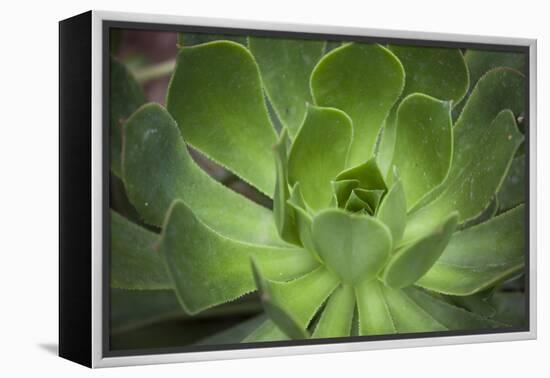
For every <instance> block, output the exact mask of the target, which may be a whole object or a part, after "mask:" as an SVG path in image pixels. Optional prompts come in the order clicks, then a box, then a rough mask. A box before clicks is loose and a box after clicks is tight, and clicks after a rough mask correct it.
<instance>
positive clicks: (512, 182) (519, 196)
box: [497, 155, 525, 212]
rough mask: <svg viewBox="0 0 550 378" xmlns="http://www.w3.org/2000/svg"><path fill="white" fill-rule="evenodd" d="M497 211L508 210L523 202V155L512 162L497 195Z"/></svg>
mask: <svg viewBox="0 0 550 378" xmlns="http://www.w3.org/2000/svg"><path fill="white" fill-rule="evenodd" d="M497 199H498V210H499V211H501V212H502V211H506V210H510V209H512V208H514V207H516V206H518V205H519V204H521V203H523V202H525V155H521V156H516V157H515V158H514V160H512V164H511V165H510V169H509V170H508V175H507V176H506V179H505V180H504V182H503V183H502V186H501V187H500V189H499V191H498V193H497Z"/></svg>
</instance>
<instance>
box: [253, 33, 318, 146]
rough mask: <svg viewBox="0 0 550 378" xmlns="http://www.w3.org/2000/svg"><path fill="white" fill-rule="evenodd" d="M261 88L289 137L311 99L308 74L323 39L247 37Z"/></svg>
mask: <svg viewBox="0 0 550 378" xmlns="http://www.w3.org/2000/svg"><path fill="white" fill-rule="evenodd" d="M248 45H249V48H250V51H251V52H252V54H253V55H254V58H256V61H257V62H258V66H259V67H260V73H261V75H262V83H263V85H264V89H265V91H266V93H267V95H268V97H269V99H270V101H271V103H272V104H273V108H274V109H275V112H276V114H277V116H278V118H279V119H280V120H281V122H282V124H283V125H284V126H286V127H287V129H288V130H289V133H290V136H291V137H292V138H293V137H294V136H295V135H296V134H297V133H298V130H299V129H300V126H301V125H302V121H303V119H304V116H305V114H306V104H307V103H311V102H312V101H313V99H312V98H311V93H310V90H309V77H310V75H311V71H312V70H313V67H314V66H315V64H316V63H317V62H318V61H319V59H320V58H321V56H322V55H323V50H324V47H325V42H323V41H315V40H301V39H284V38H266V37H250V38H249V41H248Z"/></svg>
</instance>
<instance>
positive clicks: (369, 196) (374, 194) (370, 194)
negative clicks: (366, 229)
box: [353, 188, 385, 215]
mask: <svg viewBox="0 0 550 378" xmlns="http://www.w3.org/2000/svg"><path fill="white" fill-rule="evenodd" d="M353 193H355V194H356V195H357V197H359V198H361V199H362V200H363V201H365V202H366V203H367V204H368V207H369V208H370V209H371V210H372V211H371V212H370V214H371V215H373V214H374V213H375V212H376V211H377V210H378V205H379V204H380V200H381V199H382V196H383V195H384V193H385V190H382V189H361V188H357V189H354V190H353Z"/></svg>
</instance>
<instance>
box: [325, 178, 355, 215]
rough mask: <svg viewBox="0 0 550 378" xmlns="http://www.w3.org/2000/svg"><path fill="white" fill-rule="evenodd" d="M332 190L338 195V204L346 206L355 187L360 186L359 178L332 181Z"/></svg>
mask: <svg viewBox="0 0 550 378" xmlns="http://www.w3.org/2000/svg"><path fill="white" fill-rule="evenodd" d="M330 183H331V185H332V191H333V193H334V195H335V197H336V204H337V205H338V206H339V207H342V208H343V207H344V206H345V205H346V202H347V201H348V198H349V196H350V194H351V192H352V191H353V189H355V188H358V187H359V180H338V181H331V182H330Z"/></svg>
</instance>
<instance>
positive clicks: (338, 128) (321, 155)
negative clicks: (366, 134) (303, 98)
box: [288, 106, 353, 210]
mask: <svg viewBox="0 0 550 378" xmlns="http://www.w3.org/2000/svg"><path fill="white" fill-rule="evenodd" d="M352 132H353V129H352V125H351V120H350V118H349V117H348V116H347V115H346V114H345V113H343V112H342V111H340V110H337V109H332V108H320V107H317V106H308V108H307V113H306V117H305V120H304V123H303V125H302V127H301V128H300V131H299V132H298V135H296V138H295V140H294V143H293V144H292V148H291V149H290V154H289V157H288V179H289V182H290V185H294V183H296V182H298V181H299V182H300V188H301V192H302V195H303V196H304V199H305V201H306V203H307V204H308V205H309V206H310V207H311V208H312V209H314V210H319V209H322V208H324V207H327V206H328V204H329V203H330V199H331V197H332V188H331V184H330V182H331V180H332V179H333V178H334V177H335V176H336V175H337V174H338V173H339V172H340V171H342V170H343V169H344V168H345V166H346V159H347V156H348V151H349V147H350V143H351V140H352Z"/></svg>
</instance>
